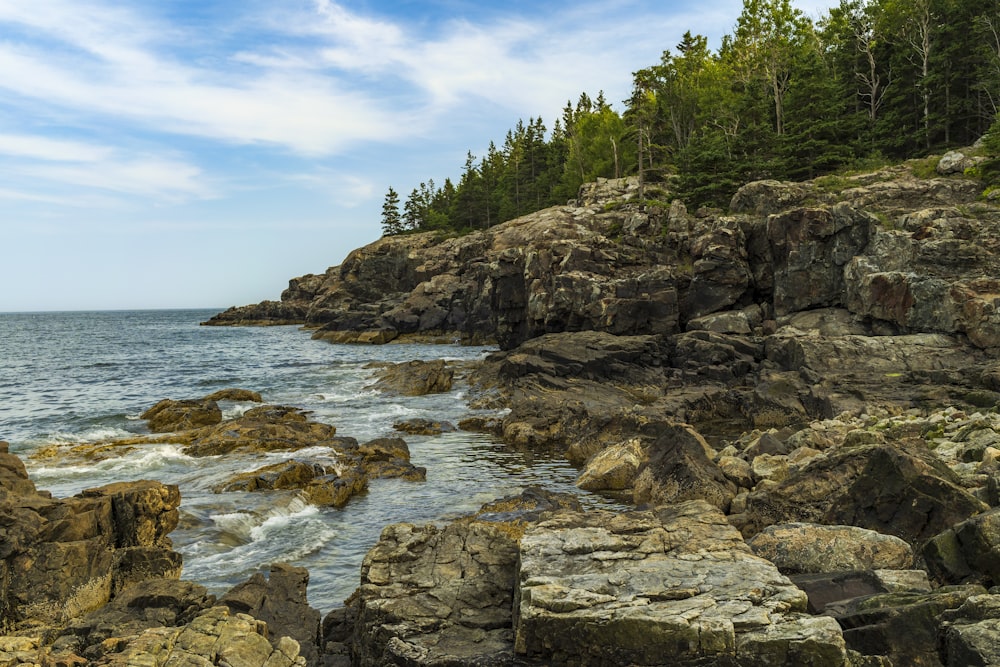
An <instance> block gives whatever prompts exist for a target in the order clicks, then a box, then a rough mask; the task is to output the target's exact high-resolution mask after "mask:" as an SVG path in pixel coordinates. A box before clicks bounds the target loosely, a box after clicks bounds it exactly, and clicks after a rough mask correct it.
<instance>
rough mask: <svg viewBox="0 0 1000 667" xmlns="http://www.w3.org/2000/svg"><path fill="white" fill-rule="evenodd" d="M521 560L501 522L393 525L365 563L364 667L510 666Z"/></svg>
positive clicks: (359, 638)
mask: <svg viewBox="0 0 1000 667" xmlns="http://www.w3.org/2000/svg"><path fill="white" fill-rule="evenodd" d="M517 557H518V552H517V542H516V541H515V538H514V537H512V536H511V535H510V534H509V532H508V531H507V530H505V528H504V525H503V524H501V523H489V522H481V521H459V522H455V523H452V524H449V525H448V526H446V527H444V528H437V527H435V526H433V525H426V526H414V525H410V524H394V525H391V526H388V527H386V528H385V529H384V530H383V531H382V535H381V537H380V538H379V542H378V544H376V545H375V547H374V548H373V549H372V550H371V551H369V552H368V554H367V555H366V556H365V559H364V562H363V564H362V566H361V587H360V588H359V589H358V592H357V594H356V601H355V604H356V605H357V621H356V626H355V637H356V640H355V643H354V651H353V654H354V657H355V661H356V664H357V665H361V666H367V665H372V666H374V665H386V664H395V665H401V664H406V665H414V666H416V665H443V664H476V665H499V664H505V663H507V662H509V659H510V656H511V655H512V647H513V642H512V639H513V637H512V632H511V605H512V604H513V597H514V568H515V564H516V562H517Z"/></svg>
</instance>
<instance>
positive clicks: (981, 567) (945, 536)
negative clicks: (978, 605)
mask: <svg viewBox="0 0 1000 667" xmlns="http://www.w3.org/2000/svg"><path fill="white" fill-rule="evenodd" d="M923 555H924V558H925V559H926V561H927V565H928V567H929V569H930V571H931V572H932V573H933V574H935V575H936V576H938V577H939V578H940V579H942V580H944V581H947V582H950V583H958V582H962V581H966V580H969V579H973V580H977V581H980V582H982V583H984V584H985V585H987V586H996V585H1000V509H992V510H990V511H988V512H984V513H983V514H979V515H977V516H973V517H971V518H969V519H967V520H965V521H962V522H960V523H958V524H956V525H955V526H953V527H951V528H949V529H947V530H945V531H943V532H942V533H941V534H939V535H936V536H934V538H933V539H931V540H930V541H929V542H928V543H927V545H926V546H925V547H924V550H923Z"/></svg>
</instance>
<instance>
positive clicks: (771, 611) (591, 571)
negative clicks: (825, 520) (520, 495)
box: [514, 501, 847, 665]
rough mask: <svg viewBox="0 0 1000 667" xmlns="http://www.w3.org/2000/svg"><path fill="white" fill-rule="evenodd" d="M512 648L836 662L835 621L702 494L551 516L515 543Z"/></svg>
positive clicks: (676, 660) (573, 657)
mask: <svg viewBox="0 0 1000 667" xmlns="http://www.w3.org/2000/svg"><path fill="white" fill-rule="evenodd" d="M520 550H521V556H520V560H519V562H518V573H517V582H518V595H517V600H516V602H515V618H514V629H515V648H516V650H517V652H518V653H519V654H523V655H524V656H525V658H526V659H528V660H535V661H542V662H545V663H547V664H579V665H614V664H617V665H621V664H645V665H653V664H662V662H663V659H664V656H670V663H671V664H674V665H703V664H722V665H729V664H731V665H758V664H759V665H765V664H815V665H843V664H845V661H846V659H847V653H846V648H845V646H844V642H843V638H842V637H841V634H840V628H839V626H838V625H837V624H836V623H835V622H834V621H833V620H832V619H829V618H821V617H816V618H813V617H809V616H806V615H805V614H804V613H801V612H804V611H805V608H806V597H805V594H804V593H802V591H800V590H799V589H798V588H796V587H795V586H794V585H793V584H792V583H791V582H790V581H789V580H788V579H786V578H785V577H784V576H782V575H781V574H780V573H779V572H778V571H777V569H776V568H775V567H774V566H773V565H771V564H770V563H768V562H767V561H765V560H763V559H761V558H758V557H756V556H754V555H753V554H752V553H750V551H749V548H748V547H747V546H746V544H745V543H744V542H743V540H742V539H740V536H739V533H738V532H737V531H736V530H735V529H734V528H732V527H731V526H730V525H729V524H728V523H727V522H726V519H725V516H724V515H723V514H722V513H721V512H719V511H718V510H717V509H715V508H713V507H711V506H710V505H708V504H707V503H705V502H704V501H690V502H686V503H681V504H678V505H672V506H667V507H663V508H659V509H657V510H653V511H647V512H628V513H620V514H618V513H610V512H588V513H583V514H581V513H557V514H555V515H554V516H553V517H552V518H550V519H548V520H546V521H543V522H541V523H539V524H538V525H537V526H534V527H530V528H529V529H528V530H527V532H526V533H525V535H524V537H523V538H522V539H521V549H520Z"/></svg>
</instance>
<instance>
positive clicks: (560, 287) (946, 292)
mask: <svg viewBox="0 0 1000 667" xmlns="http://www.w3.org/2000/svg"><path fill="white" fill-rule="evenodd" d="M598 186H599V187H598ZM598 186H593V187H590V188H585V189H584V190H582V191H581V195H580V199H579V200H578V202H577V203H576V205H571V206H570V205H568V206H561V207H554V208H550V209H546V210H543V211H539V212H537V213H534V214H531V215H528V216H525V217H523V218H519V219H517V220H512V221H510V222H507V223H504V224H502V225H498V226H496V227H493V228H491V229H488V230H483V231H480V232H476V233H473V234H469V235H467V236H463V237H459V238H449V239H441V238H438V237H437V236H436V235H434V234H430V233H424V234H412V235H405V236H395V237H386V238H383V239H380V240H379V241H376V242H375V243H373V244H371V245H369V246H366V247H364V248H360V249H358V250H356V251H354V252H353V253H351V254H350V255H349V256H348V257H347V259H346V260H345V261H344V263H343V264H342V265H340V266H337V267H332V268H330V269H328V270H327V272H326V273H325V274H323V275H320V276H317V275H308V276H303V277H300V278H296V279H293V280H292V281H290V283H289V288H288V289H287V290H285V292H284V293H283V294H282V298H281V301H280V302H264V303H262V304H258V305H256V306H245V307H241V308H233V309H230V310H228V311H226V312H224V313H221V314H219V315H217V316H216V317H214V318H212V319H211V320H210V321H209V322H207V324H219V325H224V324H260V323H289V322H296V323H302V324H306V325H309V326H313V327H318V330H317V332H316V336H317V337H319V338H325V339H329V340H332V341H341V342H348V341H365V342H385V341H387V340H392V339H393V338H395V337H396V336H399V335H405V334H415V333H427V334H441V333H443V334H455V335H458V336H461V337H462V338H463V339H465V340H473V341H474V340H485V339H494V340H496V341H497V342H498V343H499V344H500V346H501V347H502V348H504V349H510V348H513V347H516V346H517V345H518V344H520V343H522V342H524V341H526V340H529V339H531V338H533V337H536V336H539V335H541V334H545V333H554V332H564V331H604V332H608V333H613V334H616V335H635V334H659V335H662V334H672V333H678V332H681V331H685V330H691V329H706V328H712V329H719V328H730V329H735V330H739V332H742V333H751V332H754V331H756V332H758V333H759V332H760V331H762V329H761V327H762V326H763V325H764V323H765V322H772V321H775V320H776V319H778V318H782V317H787V316H790V315H793V314H795V313H801V312H805V311H810V310H814V309H817V308H824V307H825V308H830V307H836V308H844V309H846V310H847V311H848V312H849V313H850V314H851V316H852V317H853V318H854V320H856V322H857V324H858V326H859V327H860V328H859V331H860V330H864V331H865V332H866V333H879V334H886V333H892V334H904V333H916V332H924V333H926V332H934V333H942V334H961V335H962V336H964V337H967V338H968V340H969V341H971V342H972V343H973V344H974V345H976V346H977V347H981V348H990V347H995V346H997V345H998V344H1000V341H998V339H997V333H996V332H997V330H998V327H997V324H998V320H997V317H998V315H997V313H996V308H995V305H994V303H993V300H994V295H995V294H997V293H1000V283H998V279H997V278H996V276H997V275H998V273H997V271H996V269H997V264H998V254H997V250H998V248H997V244H998V243H1000V242H998V241H997V238H998V235H997V233H996V232H997V228H998V225H1000V213H998V211H997V208H996V207H995V206H993V205H991V204H987V203H985V202H982V201H980V200H979V193H980V188H979V185H978V183H977V182H976V181H974V180H972V179H967V178H965V177H963V176H961V175H958V176H950V177H943V176H940V177H935V178H917V177H916V176H914V175H913V173H912V169H911V168H910V167H908V166H905V165H904V166H901V167H896V168H891V169H886V170H883V171H880V172H876V173H872V174H864V175H861V176H856V177H827V178H825V179H818V180H816V181H812V182H807V183H780V182H776V181H761V182H756V183H751V184H749V185H747V186H745V187H744V188H742V189H741V190H740V191H739V192H738V193H737V194H736V195H735V196H734V198H733V201H732V205H731V211H732V213H731V214H728V215H723V214H722V213H721V212H718V211H704V210H701V211H697V212H694V213H692V212H689V211H687V210H686V209H685V208H684V206H683V204H682V203H681V202H679V201H674V203H673V204H671V205H670V206H669V207H667V206H666V205H663V206H659V207H657V206H648V205H647V206H645V207H639V206H638V205H636V204H633V203H630V201H632V199H633V197H634V194H635V192H634V183H632V182H630V181H628V180H619V181H606V182H603V183H600V184H598ZM667 196H668V197H669V195H667ZM718 313H727V315H726V316H725V317H722V318H720V317H718V316H717V314H718ZM713 315H716V316H715V317H712V318H711V319H710V320H708V321H706V320H705V319H704V318H706V317H709V316H713Z"/></svg>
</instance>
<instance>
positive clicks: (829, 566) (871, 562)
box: [748, 523, 913, 574]
mask: <svg viewBox="0 0 1000 667" xmlns="http://www.w3.org/2000/svg"><path fill="white" fill-rule="evenodd" d="M748 544H749V545H750V548H751V549H752V550H753V552H754V553H755V554H757V555H758V556H760V557H762V558H766V559H767V560H769V561H771V562H772V563H774V564H775V565H776V566H777V567H778V569H779V570H781V571H782V572H784V573H785V574H791V573H800V572H817V573H818V572H838V571H843V570H880V569H886V570H906V569H909V568H911V567H912V566H913V549H912V548H911V547H910V545H909V544H907V543H906V542H904V541H903V540H901V539H899V538H898V537H894V536H892V535H883V534H881V533H877V532H875V531H873V530H866V529H864V528H857V527H854V526H823V525H816V524H806V523H790V524H781V525H776V526H768V527H767V528H765V529H764V530H763V531H761V532H760V533H758V534H757V535H754V537H753V539H751V540H749V541H748Z"/></svg>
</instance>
